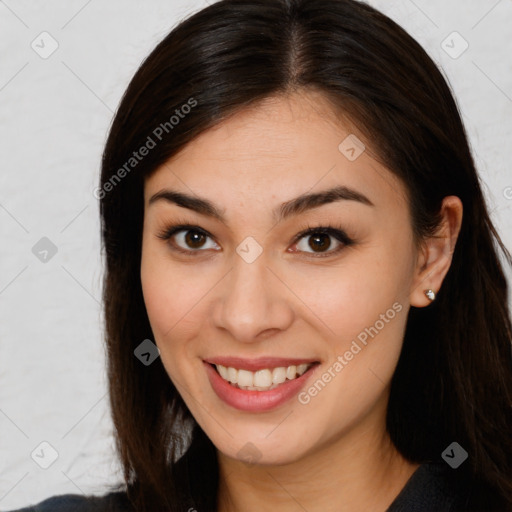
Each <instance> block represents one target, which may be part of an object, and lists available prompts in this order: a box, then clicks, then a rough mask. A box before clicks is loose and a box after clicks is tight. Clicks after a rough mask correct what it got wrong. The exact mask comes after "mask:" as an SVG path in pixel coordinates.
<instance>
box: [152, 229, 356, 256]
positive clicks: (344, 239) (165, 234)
mask: <svg viewBox="0 0 512 512" xmlns="http://www.w3.org/2000/svg"><path fill="white" fill-rule="evenodd" d="M180 231H195V232H197V233H199V234H201V235H204V236H207V237H209V238H212V239H213V237H212V236H211V235H210V234H209V233H208V232H207V231H205V230H204V229H201V228H200V227H199V226H196V225H193V224H189V223H183V224H181V223H180V224H172V225H170V226H167V227H165V228H164V229H163V230H162V231H160V232H159V233H157V235H156V236H157V237H158V238H161V239H162V240H165V241H169V240H170V238H172V237H173V236H174V235H175V234H177V233H179V232H180ZM312 234H323V235H330V236H332V237H334V238H335V239H336V240H337V241H338V242H341V244H342V245H341V246H340V247H338V249H335V250H333V251H328V252H326V253H316V254H315V253H307V252H306V254H308V255H311V257H313V258H327V257H329V256H332V255H334V254H338V253H339V252H340V251H342V250H343V249H344V248H346V247H349V246H351V245H352V244H354V240H353V239H351V238H350V237H349V236H348V235H347V234H346V233H345V231H344V230H343V228H342V227H341V226H333V225H329V226H310V225H309V224H308V225H307V228H306V229H304V230H302V231H300V232H299V233H298V234H297V235H296V236H295V238H294V241H293V245H295V244H296V243H298V242H299V241H300V240H301V239H302V238H304V237H307V236H309V235H312ZM171 248H172V250H173V251H177V252H180V253H182V254H186V255H193V256H197V255H198V254H199V253H201V252H204V250H202V249H197V250H195V251H192V250H190V251H187V250H186V249H183V248H181V247H179V246H176V245H174V244H171ZM298 252H305V251H298Z"/></svg>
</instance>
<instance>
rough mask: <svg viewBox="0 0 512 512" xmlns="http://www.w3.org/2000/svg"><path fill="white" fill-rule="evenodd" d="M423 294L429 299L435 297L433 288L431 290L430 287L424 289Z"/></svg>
mask: <svg viewBox="0 0 512 512" xmlns="http://www.w3.org/2000/svg"><path fill="white" fill-rule="evenodd" d="M425 295H426V296H427V297H428V298H429V299H430V300H435V298H436V293H435V292H434V290H431V289H430V288H429V289H428V290H425Z"/></svg>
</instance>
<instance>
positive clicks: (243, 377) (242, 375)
mask: <svg viewBox="0 0 512 512" xmlns="http://www.w3.org/2000/svg"><path fill="white" fill-rule="evenodd" d="M229 369H230V370H231V368H229ZM233 369H234V368H233ZM231 382H233V381H231ZM236 383H237V384H238V385H239V386H240V387H241V386H253V385H254V384H253V373H252V372H249V371H247V370H238V380H237V381H236Z"/></svg>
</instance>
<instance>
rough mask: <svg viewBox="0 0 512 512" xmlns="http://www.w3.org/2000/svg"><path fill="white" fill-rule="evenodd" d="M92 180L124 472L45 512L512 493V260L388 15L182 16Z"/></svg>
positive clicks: (323, 10) (438, 87) (448, 102)
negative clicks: (98, 491) (119, 480)
mask: <svg viewBox="0 0 512 512" xmlns="http://www.w3.org/2000/svg"><path fill="white" fill-rule="evenodd" d="M97 196H98V198H99V199H100V201H101V203H100V206H101V216H102V235H103V244H104V249H105V251H106V274H105V282H104V301H105V318H106V332H107V340H106V341H107V346H108V370H109V385H110V388H109V390H110V400H111V407H112V412H113V420H114V425H115V428H116V441H117V447H118V451H119V455H120V459H121V461H122V464H123V467H124V476H125V481H126V486H124V487H119V488H116V489H111V490H112V492H111V493H110V494H108V495H106V496H104V497H99V498H98V497H97V498H92V497H91V498H86V497H79V496H69V495H68V496H58V497H54V498H51V499H49V500H46V501H45V502H43V503H41V504H39V505H38V507H39V508H37V510H39V511H41V510H52V511H55V510H137V511H154V510H168V511H177V510H189V511H192V510H197V511H220V512H228V511H242V510H243V511H252V510H275V509H277V508H279V510H281V511H291V510H308V511H316V510H322V511H340V510H347V511H360V510H361V511H362V510H365V511H366V510H372V511H373V510H375V511H383V512H384V511H389V512H397V511H408V510H415V511H416V510H423V511H427V510H428V511H432V510H436V511H476V510H486V511H503V510H512V476H511V475H512V442H511V440H510V436H509V434H510V432H511V429H512V410H511V407H512V357H511V339H512V335H511V321H510V317H509V312H508V310H507V293H508V289H507V283H506V279H505V277H504V272H503V269H502V266H501V264H500V260H499V255H498V249H500V250H501V251H502V252H503V254H504V255H505V256H506V259H507V261H508V263H512V259H511V257H510V254H509V253H508V252H507V250H506V248H505V247H504V246H503V244H502V242H501V241H500V238H499V236H498V234H497V233H496V231H495V228H494V226H493V224H492V222H491V220H490V218H489V215H488V210H487V207H486V205H485V202H484V198H483V195H482V191H481V188H480V184H479V180H478V176H477V173H476V170H475V166H474V163H473V160H472V156H471V153H470V150H469V147H468V143H467V138H466V134H465V131H464V128H463V125H462V122H461V119H460V115H459V112H458V110H457V106H456V104H455V101H454V99H453V97H452V95H451V92H450V89H449V87H448V85H447V84H446V82H445V80H444V79H443V77H442V75H441V73H440V72H439V70H438V69H437V67H436V66H435V65H434V63H433V62H432V60H431V59H430V58H429V57H428V56H427V55H426V53H425V52H424V50H423V49H422V48H421V47H420V46H419V45H418V43H416V42H415V41H414V40H413V39H412V38H411V37H410V36H409V35H408V34H406V33H405V32H404V30H403V29H401V28H400V27H399V26H397V25H396V24H395V23H394V22H393V21H391V20H390V19H388V18H387V17H385V16H384V15H382V14H380V13H379V12H377V11H376V10H374V9H373V8H371V7H369V6H367V5H366V4H363V3H359V2H356V1H354V0H315V1H312V0H264V1H254V0H222V1H220V2H217V3H215V4H213V5H211V6H209V7H207V8H205V9H203V10H202V11H200V12H198V13H197V14H195V15H193V16H191V17H190V18H188V19H186V20H184V21H183V22H182V23H180V25H179V26H178V27H176V28H175V29H174V30H173V31H172V32H171V33H170V34H169V35H168V36H167V37H166V38H165V39H164V40H163V41H162V42H161V43H160V44H159V45H158V46H157V47H156V48H155V50H154V51H153V52H152V53H151V54H150V55H149V57H148V58H147V59H146V60H145V61H144V62H143V63H142V65H141V67H140V69H139V70H138V71H137V73H136V74H135V76H134V78H133V79H132V81H131V83H130V85H129V87H128V89H127V91H126V93H125V95H124V97H123V99H122V102H121V104H120V107H119V109H118V112H117V114H116V116H115V118H114V121H113V124H112V127H111V130H110V134H109V137H108V140H107V143H106V147H105V151H104V155H103V163H102V173H101V186H100V188H99V189H98V190H97ZM189 440H190V444H189ZM59 507H60V508H59ZM80 507H82V508H80ZM25 510H36V509H25Z"/></svg>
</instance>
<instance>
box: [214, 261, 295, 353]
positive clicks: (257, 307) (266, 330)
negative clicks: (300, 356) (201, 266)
mask: <svg viewBox="0 0 512 512" xmlns="http://www.w3.org/2000/svg"><path fill="white" fill-rule="evenodd" d="M235 260H236V261H235V263H234V266H233V268H232V269H231V271H230V272H229V273H228V275H227V276H226V277H225V278H224V279H223V280H222V281H221V283H219V285H218V286H217V287H216V290H217V293H218V296H217V297H216V305H215V308H214V323H215V326H216V327H217V328H218V329H224V330H226V331H228V332H229V333H230V335H231V336H232V337H233V338H234V339H236V340H237V341H239V342H243V343H252V342H257V341H261V340H263V339H266V338H267V337H268V336H270V335H272V334H276V333H278V332H279V331H283V330H285V329H287V328H288V327H289V326H290V324H291V323H292V322H293V316H294V313H293V307H292V304H291V302H290V300H291V298H292V297H293V294H292V293H291V292H290V291H289V290H288V288H287V287H286V285H285V284H283V281H282V278H278V277H277V276H276V274H277V272H276V271H275V270H273V269H270V267H269V266H268V262H267V260H266V259H264V258H263V257H261V256H260V257H259V258H258V259H257V260H256V261H253V262H252V263H247V262H246V261H244V260H243V259H242V258H239V257H237V258H235Z"/></svg>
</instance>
